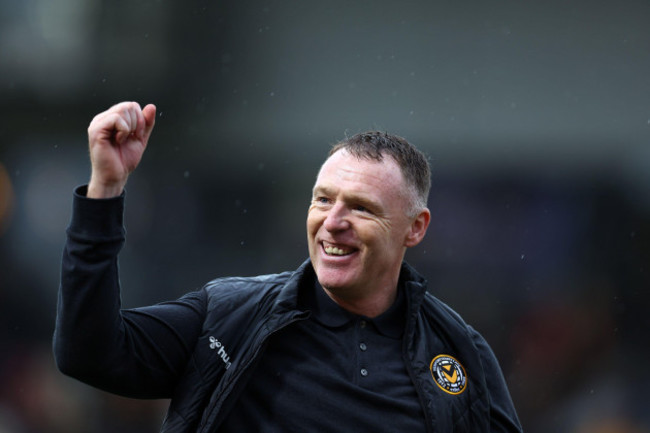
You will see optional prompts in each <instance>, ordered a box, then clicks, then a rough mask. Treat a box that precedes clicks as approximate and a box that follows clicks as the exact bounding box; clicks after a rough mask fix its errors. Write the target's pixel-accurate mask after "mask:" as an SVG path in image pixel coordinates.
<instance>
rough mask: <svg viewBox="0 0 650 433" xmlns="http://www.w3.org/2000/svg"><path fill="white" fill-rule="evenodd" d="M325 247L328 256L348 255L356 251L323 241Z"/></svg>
mask: <svg viewBox="0 0 650 433" xmlns="http://www.w3.org/2000/svg"><path fill="white" fill-rule="evenodd" d="M323 249H324V250H325V254H327V255H328V256H347V255H349V254H352V253H353V252H354V250H352V249H351V248H346V247H336V246H334V245H330V244H326V243H325V242H323Z"/></svg>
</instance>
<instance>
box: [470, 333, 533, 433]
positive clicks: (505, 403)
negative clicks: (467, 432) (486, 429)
mask: <svg viewBox="0 0 650 433" xmlns="http://www.w3.org/2000/svg"><path fill="white" fill-rule="evenodd" d="M472 334H473V335H472V336H473V339H474V344H475V345H476V347H477V349H478V350H479V353H480V355H481V362H482V363H483V370H484V373H485V381H486V385H487V389H488V392H489V393H490V431H491V432H493V433H514V432H517V433H521V432H522V431H523V430H522V427H521V423H520V422H519V417H518V416H517V411H516V410H515V405H514V404H513V402H512V398H511V397H510V392H509V391H508V386H507V384H506V380H505V378H504V377H503V372H502V371H501V367H500V366H499V362H498V361H497V358H496V356H495V355H494V352H493V351H492V349H491V348H490V346H489V345H488V343H487V342H486V341H485V339H484V338H483V337H482V336H481V335H480V334H479V333H478V332H476V331H475V330H474V329H472Z"/></svg>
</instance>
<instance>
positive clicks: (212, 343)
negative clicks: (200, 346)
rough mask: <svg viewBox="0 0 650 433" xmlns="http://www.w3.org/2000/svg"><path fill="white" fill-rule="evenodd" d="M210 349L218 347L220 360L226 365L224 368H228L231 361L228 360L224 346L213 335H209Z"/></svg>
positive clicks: (228, 356)
mask: <svg viewBox="0 0 650 433" xmlns="http://www.w3.org/2000/svg"><path fill="white" fill-rule="evenodd" d="M210 349H213V350H217V349H219V351H218V352H217V355H219V356H220V357H221V360H222V361H223V363H224V364H225V365H226V370H228V368H230V365H231V364H232V362H230V355H228V352H226V348H225V347H224V346H223V344H221V341H219V340H217V339H216V338H214V337H210Z"/></svg>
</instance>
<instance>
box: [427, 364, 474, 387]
mask: <svg viewBox="0 0 650 433" xmlns="http://www.w3.org/2000/svg"><path fill="white" fill-rule="evenodd" d="M429 368H430V370H431V375H432V376H433V381H434V382H436V384H437V385H438V386H439V387H440V389H442V390H443V391H445V392H446V393H448V394H452V395H458V394H461V393H462V392H463V391H465V389H466V388H467V374H465V368H463V366H462V365H461V363H460V362H458V360H457V359H456V358H454V357H453V356H449V355H438V356H436V357H435V358H433V359H432V360H431V365H430V366H429Z"/></svg>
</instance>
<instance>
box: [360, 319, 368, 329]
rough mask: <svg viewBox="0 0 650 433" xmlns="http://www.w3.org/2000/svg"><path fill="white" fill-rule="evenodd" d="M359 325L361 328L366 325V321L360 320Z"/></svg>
mask: <svg viewBox="0 0 650 433" xmlns="http://www.w3.org/2000/svg"><path fill="white" fill-rule="evenodd" d="M359 326H361V327H362V328H365V327H366V321H365V320H362V321H361V322H360V323H359Z"/></svg>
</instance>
